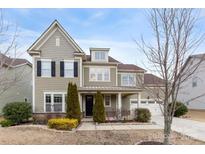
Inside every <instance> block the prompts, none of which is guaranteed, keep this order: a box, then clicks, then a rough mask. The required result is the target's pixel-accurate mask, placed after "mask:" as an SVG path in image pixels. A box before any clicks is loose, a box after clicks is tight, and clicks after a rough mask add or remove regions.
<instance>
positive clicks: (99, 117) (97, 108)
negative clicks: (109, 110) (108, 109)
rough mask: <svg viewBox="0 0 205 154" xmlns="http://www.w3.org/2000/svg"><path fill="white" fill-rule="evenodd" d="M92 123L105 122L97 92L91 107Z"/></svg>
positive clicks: (99, 94) (101, 101)
mask: <svg viewBox="0 0 205 154" xmlns="http://www.w3.org/2000/svg"><path fill="white" fill-rule="evenodd" d="M93 121H95V122H98V123H103V122H105V107H104V103H103V96H102V94H101V93H100V92H99V91H97V94H96V95H95V104H94V105H93Z"/></svg>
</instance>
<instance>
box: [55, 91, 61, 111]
mask: <svg viewBox="0 0 205 154" xmlns="http://www.w3.org/2000/svg"><path fill="white" fill-rule="evenodd" d="M53 98H54V101H53V105H54V106H53V111H54V112H62V109H63V108H62V105H63V96H62V94H54V95H53Z"/></svg>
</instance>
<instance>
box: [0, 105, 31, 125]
mask: <svg viewBox="0 0 205 154" xmlns="http://www.w3.org/2000/svg"><path fill="white" fill-rule="evenodd" d="M3 116H4V118H5V119H7V120H10V121H12V122H13V123H14V124H20V123H22V122H26V121H28V120H29V118H30V117H31V116H32V108H31V105H30V104H29V103H26V102H13V103H9V104H6V105H5V106H4V108H3Z"/></svg>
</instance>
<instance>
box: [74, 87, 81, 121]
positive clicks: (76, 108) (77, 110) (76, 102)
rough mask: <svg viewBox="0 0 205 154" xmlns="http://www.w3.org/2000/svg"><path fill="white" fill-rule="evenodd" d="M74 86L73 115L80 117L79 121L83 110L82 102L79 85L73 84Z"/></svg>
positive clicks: (76, 117)
mask: <svg viewBox="0 0 205 154" xmlns="http://www.w3.org/2000/svg"><path fill="white" fill-rule="evenodd" d="M72 88H73V115H72V117H73V118H75V119H78V121H79V122H80V120H81V112H80V104H79V98H78V89H77V85H76V84H74V85H73V86H72Z"/></svg>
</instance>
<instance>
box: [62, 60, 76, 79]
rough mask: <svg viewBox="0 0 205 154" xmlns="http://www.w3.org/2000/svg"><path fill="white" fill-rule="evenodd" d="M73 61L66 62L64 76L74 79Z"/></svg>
mask: <svg viewBox="0 0 205 154" xmlns="http://www.w3.org/2000/svg"><path fill="white" fill-rule="evenodd" d="M73 68H74V67H73V61H64V76H65V77H70V78H73V76H74V71H73Z"/></svg>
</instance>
